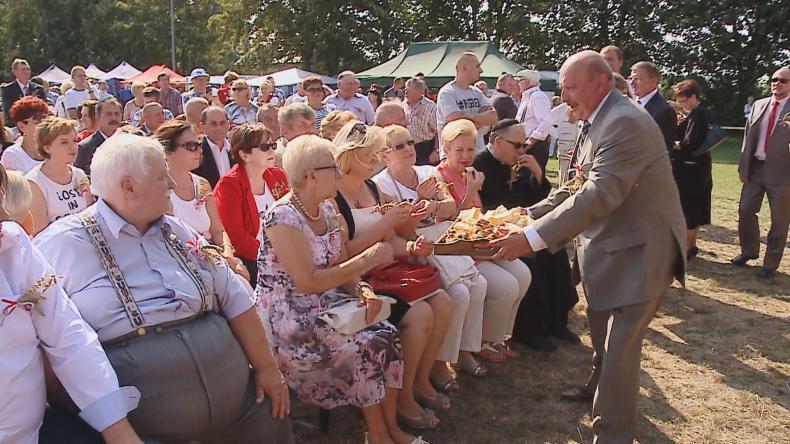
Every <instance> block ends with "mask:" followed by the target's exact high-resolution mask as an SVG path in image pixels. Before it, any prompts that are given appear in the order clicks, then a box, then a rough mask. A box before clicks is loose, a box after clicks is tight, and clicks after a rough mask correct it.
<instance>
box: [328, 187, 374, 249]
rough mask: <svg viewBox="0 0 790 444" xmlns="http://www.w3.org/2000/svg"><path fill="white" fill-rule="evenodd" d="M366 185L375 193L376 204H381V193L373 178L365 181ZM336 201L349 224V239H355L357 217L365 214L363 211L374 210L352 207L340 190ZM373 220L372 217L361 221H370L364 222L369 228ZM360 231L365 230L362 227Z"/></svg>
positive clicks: (339, 210) (341, 214)
mask: <svg viewBox="0 0 790 444" xmlns="http://www.w3.org/2000/svg"><path fill="white" fill-rule="evenodd" d="M365 185H367V187H368V188H369V189H370V192H371V193H372V194H373V199H374V200H375V201H376V205H381V195H379V189H378V188H377V187H376V184H375V183H374V182H373V181H372V180H369V179H368V180H366V181H365ZM335 202H336V203H337V208H338V212H339V213H340V216H342V217H343V219H345V221H346V225H347V226H348V239H349V240H351V239H354V234H355V233H356V231H357V224H356V221H355V217H356V216H360V215H362V214H364V213H362V212H361V211H367V212H368V213H370V212H371V211H372V208H367V209H364V208H363V209H362V210H358V209H356V208H354V209H352V208H351V205H349V204H348V202H347V201H346V198H345V197H343V195H342V194H341V193H340V191H338V192H337V194H336V195H335ZM375 214H378V213H375ZM363 217H364V216H363ZM371 221H372V218H371V220H370V221H367V220H366V221H360V222H363V223H364V222H368V223H364V225H365V227H364V228H368V227H370V224H369V223H370V222H371ZM373 222H377V220H376V221H373ZM360 225H362V224H360ZM360 231H364V229H362V230H360Z"/></svg>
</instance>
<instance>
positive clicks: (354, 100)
mask: <svg viewBox="0 0 790 444" xmlns="http://www.w3.org/2000/svg"><path fill="white" fill-rule="evenodd" d="M358 89H359V80H357V76H356V75H355V74H354V73H353V72H352V71H343V72H341V73H340V74H339V75H338V76H337V92H336V93H334V94H332V95H331V96H329V97H327V98H326V101H325V103H327V104H329V105H334V106H335V109H337V110H340V111H351V112H352V113H354V115H355V116H357V120H359V121H360V122H364V123H366V124H368V125H372V124H373V121H374V119H375V116H374V115H375V111H374V110H373V105H372V104H371V103H370V101H369V100H368V98H367V97H365V96H363V95H362V94H359V93H358V92H357V90H358Z"/></svg>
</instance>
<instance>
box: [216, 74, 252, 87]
mask: <svg viewBox="0 0 790 444" xmlns="http://www.w3.org/2000/svg"><path fill="white" fill-rule="evenodd" d="M224 77H225V76H210V77H209V81H208V83H209V84H211V85H215V86H219V85H224V84H225V78H224ZM256 77H257V76H248V75H239V78H240V79H242V80H247V81H250V80H252V79H254V78H256Z"/></svg>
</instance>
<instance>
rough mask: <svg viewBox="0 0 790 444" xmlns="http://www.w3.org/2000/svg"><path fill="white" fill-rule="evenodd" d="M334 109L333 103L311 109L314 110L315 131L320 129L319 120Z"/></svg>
mask: <svg viewBox="0 0 790 444" xmlns="http://www.w3.org/2000/svg"><path fill="white" fill-rule="evenodd" d="M334 110H335V106H334V105H329V104H327V105H324V106H322V107H321V108H319V109H313V111H315V129H316V131H318V130H320V129H321V122H322V121H323V120H324V117H326V115H327V114H329V113H331V112H332V111H334Z"/></svg>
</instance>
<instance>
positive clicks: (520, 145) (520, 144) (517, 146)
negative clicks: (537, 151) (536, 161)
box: [499, 136, 527, 150]
mask: <svg viewBox="0 0 790 444" xmlns="http://www.w3.org/2000/svg"><path fill="white" fill-rule="evenodd" d="M499 138H500V139H502V140H504V141H505V142H507V143H509V144H511V145H513V148H515V149H517V150H520V149H522V148H524V147H526V146H527V144H526V143H523V142H513V141H512V140H507V139H505V138H504V137H502V136H499Z"/></svg>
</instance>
